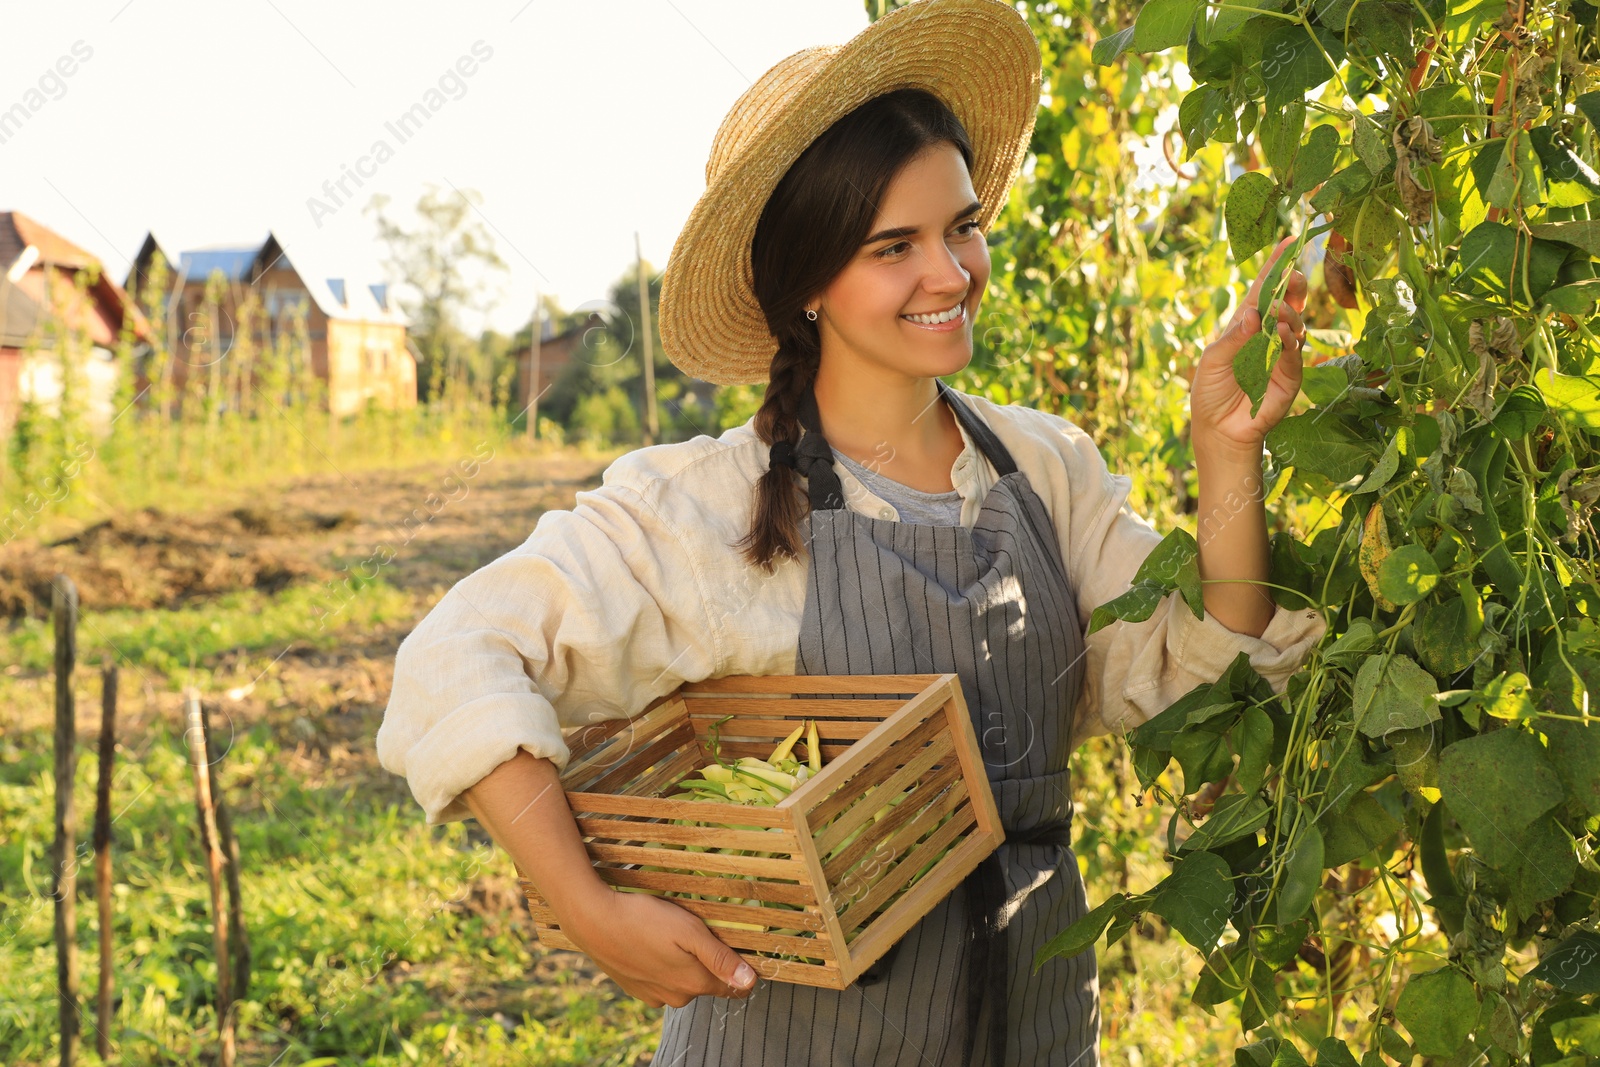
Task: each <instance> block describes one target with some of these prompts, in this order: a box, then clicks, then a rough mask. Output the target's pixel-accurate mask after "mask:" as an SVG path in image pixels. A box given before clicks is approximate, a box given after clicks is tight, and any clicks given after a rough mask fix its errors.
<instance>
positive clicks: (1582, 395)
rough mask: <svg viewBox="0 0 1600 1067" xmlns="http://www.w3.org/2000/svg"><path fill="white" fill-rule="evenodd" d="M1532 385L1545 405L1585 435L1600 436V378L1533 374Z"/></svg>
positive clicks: (1544, 370) (1544, 371)
mask: <svg viewBox="0 0 1600 1067" xmlns="http://www.w3.org/2000/svg"><path fill="white" fill-rule="evenodd" d="M1533 384H1534V385H1536V386H1537V387H1538V389H1539V392H1540V393H1541V394H1543V396H1544V399H1545V402H1546V403H1547V404H1549V405H1550V407H1551V408H1553V409H1554V410H1555V411H1556V412H1557V413H1558V414H1559V415H1561V416H1562V417H1563V418H1565V419H1566V420H1567V421H1568V422H1569V423H1571V424H1572V425H1573V426H1575V427H1576V428H1577V429H1580V430H1582V431H1583V432H1584V433H1591V434H1600V377H1592V376H1588V375H1581V374H1553V373H1551V371H1550V370H1549V368H1541V369H1539V370H1536V371H1534V372H1533Z"/></svg>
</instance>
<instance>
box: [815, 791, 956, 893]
mask: <svg viewBox="0 0 1600 1067" xmlns="http://www.w3.org/2000/svg"><path fill="white" fill-rule="evenodd" d="M932 773H933V776H932V777H930V778H926V779H923V780H922V781H920V782H918V783H917V791H916V792H915V793H913V794H912V795H911V796H910V797H908V798H907V799H905V800H903V801H901V802H900V804H899V805H898V806H896V807H895V808H894V810H892V811H890V812H889V814H888V815H885V816H884V817H883V821H882V822H880V823H878V824H877V827H876V832H875V833H873V834H862V835H861V836H860V837H858V838H856V839H855V840H854V841H852V842H851V843H850V847H849V848H846V849H845V850H844V851H843V852H841V853H839V854H838V855H837V856H833V855H831V853H832V851H833V850H832V849H822V848H821V846H820V844H819V846H818V848H819V851H820V852H821V853H822V854H823V855H825V856H828V857H829V858H828V859H826V860H824V862H823V865H822V869H823V870H824V871H825V872H827V874H828V881H829V882H830V883H832V882H833V881H834V880H835V879H836V878H837V877H838V875H839V874H841V873H843V872H844V871H847V870H849V869H850V868H851V867H854V866H855V865H856V863H857V862H859V861H860V859H861V858H862V857H863V856H865V855H866V854H867V850H868V849H870V848H872V847H873V846H874V842H875V841H876V842H881V841H882V840H883V838H884V837H885V836H888V835H893V834H894V833H896V832H897V831H898V830H899V829H900V827H902V826H904V825H905V824H906V823H907V822H909V821H910V820H911V819H912V817H913V816H915V815H916V814H918V809H920V808H922V807H923V806H924V805H925V804H929V803H940V802H945V803H950V804H954V803H955V801H951V800H948V797H949V790H950V787H951V786H952V784H954V787H955V789H956V790H958V791H959V795H960V796H965V795H966V784H965V783H964V782H963V781H962V779H961V768H960V767H958V766H951V767H944V768H941V769H939V770H937V771H935V772H932Z"/></svg>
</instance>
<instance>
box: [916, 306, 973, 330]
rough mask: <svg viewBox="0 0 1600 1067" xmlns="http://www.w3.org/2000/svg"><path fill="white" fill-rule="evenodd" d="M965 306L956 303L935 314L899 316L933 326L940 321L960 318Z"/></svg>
mask: <svg viewBox="0 0 1600 1067" xmlns="http://www.w3.org/2000/svg"><path fill="white" fill-rule="evenodd" d="M965 307H966V305H965V304H957V305H956V306H955V307H953V308H951V309H950V310H949V311H941V312H940V313H939V314H937V315H901V316H900V317H901V318H902V319H909V320H910V321H912V322H920V323H922V324H923V325H926V326H933V325H936V324H938V323H941V322H949V321H950V320H951V319H955V318H960V317H961V315H962V314H963V309H964V308H965Z"/></svg>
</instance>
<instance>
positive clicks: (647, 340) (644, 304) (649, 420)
mask: <svg viewBox="0 0 1600 1067" xmlns="http://www.w3.org/2000/svg"><path fill="white" fill-rule="evenodd" d="M633 256H634V262H635V263H636V264H637V267H636V268H635V269H636V271H637V273H638V275H639V324H640V330H639V332H640V333H641V334H642V335H643V337H644V443H645V444H647V445H653V444H655V443H656V438H657V437H659V436H661V425H660V420H659V419H657V418H656V357H655V351H654V345H653V344H652V340H653V338H652V336H651V335H652V334H653V333H654V332H655V331H654V330H652V329H651V328H650V279H648V278H646V277H645V275H644V253H643V252H642V251H640V249H639V231H638V230H634V231H633Z"/></svg>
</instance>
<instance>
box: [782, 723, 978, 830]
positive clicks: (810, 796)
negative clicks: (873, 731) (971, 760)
mask: <svg viewBox="0 0 1600 1067" xmlns="http://www.w3.org/2000/svg"><path fill="white" fill-rule="evenodd" d="M941 733H944V734H945V735H946V737H947V738H948V731H946V730H945V727H944V724H943V723H942V722H941V721H939V719H937V718H933V719H928V720H927V721H925V722H922V723H920V724H918V725H917V726H916V728H915V729H913V730H912V731H911V732H910V733H909V735H908V736H906V737H904V738H902V739H900V741H899V742H898V743H897V744H896V745H895V746H894V747H893V748H892V749H890V750H889V752H892V753H893V755H892V756H890V755H888V753H882V754H880V755H879V758H878V759H876V760H874V761H873V762H872V763H871V764H870V765H862V766H861V767H860V768H859V771H858V773H856V774H854V775H844V774H843V772H841V776H842V777H841V778H840V779H838V780H839V781H842V782H843V783H844V784H843V787H842V788H839V787H837V786H833V785H831V784H829V783H826V782H819V784H818V786H817V788H816V789H814V790H812V791H811V792H809V793H803V792H802V790H803V789H805V787H806V786H809V785H811V781H812V780H811V779H809V778H808V779H806V781H805V784H804V785H802V786H801V787H800V789H796V790H795V791H794V792H793V793H790V794H789V796H788V797H786V798H785V803H786V804H788V805H789V806H791V807H803V808H805V809H806V811H807V814H808V815H809V817H810V821H811V825H812V826H819V827H820V826H828V825H830V824H831V823H832V822H833V820H835V819H836V818H838V817H839V815H840V814H841V813H842V812H844V811H845V810H846V809H847V808H850V807H851V806H852V805H854V804H855V803H856V802H857V801H859V800H860V799H861V794H863V793H865V792H866V791H867V790H869V789H871V788H872V787H873V786H875V785H878V784H880V783H882V782H883V781H885V780H886V779H887V778H889V777H890V776H891V775H893V774H894V773H895V772H896V771H898V770H899V769H900V768H901V767H903V766H905V765H906V764H907V763H910V762H912V761H914V760H916V759H917V758H918V757H919V755H921V754H922V753H923V752H926V750H927V746H928V745H929V744H930V743H932V742H933V740H934V738H936V737H938V736H939V735H940V734H941ZM944 752H945V754H946V756H947V758H953V757H954V744H953V742H952V743H951V744H950V745H949V746H948V747H946V748H945V749H944ZM886 757H887V758H886ZM838 762H841V763H842V762H843V761H842V760H840V761H838ZM823 769H824V770H827V765H826V764H824V765H823ZM818 777H819V778H821V776H820V775H819V776H818ZM824 789H827V792H824ZM819 794H820V796H819ZM885 799H887V798H885ZM779 806H780V807H782V806H783V805H781V804H780V805H779ZM880 806H881V802H880ZM873 810H874V811H876V810H877V809H876V808H874V809H873ZM819 844H820V843H819ZM823 851H827V849H826V848H824V849H823Z"/></svg>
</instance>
